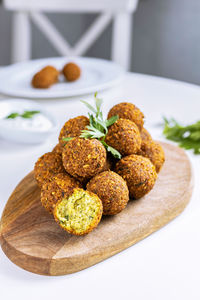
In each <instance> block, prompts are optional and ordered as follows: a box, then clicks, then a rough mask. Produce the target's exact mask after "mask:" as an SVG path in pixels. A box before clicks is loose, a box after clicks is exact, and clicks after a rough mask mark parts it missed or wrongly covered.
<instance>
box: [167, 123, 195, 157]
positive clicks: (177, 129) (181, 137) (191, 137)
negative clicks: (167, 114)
mask: <svg viewBox="0 0 200 300" xmlns="http://www.w3.org/2000/svg"><path fill="white" fill-rule="evenodd" d="M164 122H165V123H164V129H163V134H164V135H165V137H166V138H167V139H168V140H171V141H174V142H177V143H178V144H179V146H180V147H182V148H184V149H186V150H189V149H192V150H193V152H194V154H200V121H198V122H196V123H194V124H191V125H188V126H181V125H180V124H179V123H178V122H177V121H176V120H174V119H169V120H168V119H167V118H164Z"/></svg>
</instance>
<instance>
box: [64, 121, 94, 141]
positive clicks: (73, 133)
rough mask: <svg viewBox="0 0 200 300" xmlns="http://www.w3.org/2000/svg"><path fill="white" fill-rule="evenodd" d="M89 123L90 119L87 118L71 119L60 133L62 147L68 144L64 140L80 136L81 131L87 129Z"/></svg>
mask: <svg viewBox="0 0 200 300" xmlns="http://www.w3.org/2000/svg"><path fill="white" fill-rule="evenodd" d="M89 123H90V122H89V119H88V118H87V117H85V116H78V117H76V118H73V119H69V120H68V121H67V122H66V123H65V124H64V126H63V128H62V129H61V131H60V135H59V143H60V144H61V146H64V145H65V144H66V142H65V141H63V138H66V137H78V136H80V134H81V131H82V130H83V129H85V127H86V126H87V125H89Z"/></svg>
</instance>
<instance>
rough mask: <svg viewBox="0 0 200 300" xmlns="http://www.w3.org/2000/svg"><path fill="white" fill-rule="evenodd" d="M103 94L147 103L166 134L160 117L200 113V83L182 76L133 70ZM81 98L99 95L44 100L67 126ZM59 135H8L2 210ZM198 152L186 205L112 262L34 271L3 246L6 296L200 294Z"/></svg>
mask: <svg viewBox="0 0 200 300" xmlns="http://www.w3.org/2000/svg"><path fill="white" fill-rule="evenodd" d="M99 96H101V97H102V98H103V99H104V107H103V109H104V111H105V112H107V111H108V110H109V108H110V107H111V106H113V105H114V104H115V103H117V102H122V101H129V102H133V103H135V104H136V105H137V106H139V108H141V110H142V111H143V112H144V114H145V116H146V119H147V123H146V127H147V128H148V129H150V132H151V133H152V135H153V137H154V138H159V139H160V138H162V136H161V128H160V127H156V126H155V124H157V123H159V122H161V120H162V116H163V115H166V116H168V117H172V116H173V117H174V118H176V119H178V120H179V121H182V122H183V121H184V122H194V121H196V120H197V119H199V112H200V88H199V87H198V86H195V85H190V84H186V83H181V82H178V81H172V80H168V79H162V78H158V77H151V76H145V75H139V74H128V75H127V76H126V78H125V80H124V82H122V83H121V85H118V86H117V87H115V88H112V89H110V90H106V91H104V92H101V93H99ZM4 98H5V97H4ZM80 98H81V99H92V96H85V97H79V98H78V99H77V98H71V99H61V100H38V102H40V103H42V104H43V105H44V106H45V108H46V109H48V110H49V111H50V112H52V113H53V114H54V115H55V116H56V117H57V118H58V119H59V122H60V127H61V125H62V124H63V123H64V122H65V121H66V120H67V119H68V118H69V117H72V116H76V115H80V114H84V113H86V109H85V107H84V106H83V105H82V104H80V102H79V99H80ZM2 99H3V97H2ZM0 101H1V100H0ZM56 142H57V136H56V135H55V136H52V137H51V138H50V139H49V140H48V141H47V142H45V143H44V144H41V145H32V146H30V145H19V144H14V143H13V144H12V143H9V142H6V141H3V140H0V178H1V180H0V214H1V213H2V211H3V207H4V205H5V204H6V201H7V199H8V197H9V195H10V194H11V192H12V190H13V189H14V188H15V186H16V184H17V183H18V182H19V181H20V180H21V179H22V178H23V177H24V176H25V175H26V174H27V173H28V172H29V171H31V170H32V168H33V165H34V162H35V161H36V159H37V158H38V157H39V156H40V155H42V154H43V153H45V152H47V151H50V150H51V149H52V147H53V146H54V145H55V144H56ZM189 155H190V154H189ZM190 158H191V162H192V164H193V166H194V175H195V182H196V183H195V188H194V193H193V197H192V199H191V202H190V204H189V205H188V207H187V208H186V209H185V211H184V212H183V213H182V214H181V215H180V216H179V217H177V218H176V219H175V220H173V221H172V222H171V223H170V224H168V225H167V226H165V227H164V228H162V229H161V230H159V231H158V232H156V233H154V234H152V235H151V236H149V237H147V238H146V239H144V240H143V241H141V242H139V243H137V244H136V245H134V246H132V247H130V248H129V249H127V250H125V251H123V252H121V253H119V254H117V255H115V256H113V257H111V258H109V259H107V260H105V261H104V262H101V263H99V264H97V265H95V266H93V267H90V268H88V269H86V270H83V271H81V272H78V273H75V274H72V275H66V276H61V277H45V276H40V275H36V274H32V273H29V272H26V271H24V270H22V269H20V268H19V267H17V266H15V265H14V264H13V263H11V262H10V261H9V259H7V257H6V256H5V255H4V253H3V251H1V250H0V299H2V300H7V299H15V300H18V299H20V300H25V299H26V300H27V299H29V300H32V299H34V300H35V299H38V300H40V299H48V300H51V299H57V298H58V297H60V298H61V297H62V299H70V298H71V299H73V300H74V299H80V298H81V299H87V300H90V299H95V300H98V299H101V300H102V299H116V300H117V299H120V300H121V299H136V300H139V299H141V300H146V299H148V300H157V299H158V300H169V299H170V300H179V299H181V300H196V299H198V300H199V299H200V288H199V279H200V197H199V196H200V192H199V186H200V184H199V182H200V181H199V180H200V176H199V170H200V168H199V166H200V157H198V156H194V155H190Z"/></svg>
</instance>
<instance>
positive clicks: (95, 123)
mask: <svg viewBox="0 0 200 300" xmlns="http://www.w3.org/2000/svg"><path fill="white" fill-rule="evenodd" d="M94 99H95V107H93V106H92V105H90V104H89V103H87V102H86V101H83V100H82V101H81V102H82V103H84V104H85V105H86V106H87V108H89V110H91V111H92V112H93V113H94V115H93V114H91V113H88V116H89V120H90V124H89V125H88V126H86V129H84V130H82V131H81V135H80V137H81V138H85V139H98V140H99V141H100V142H101V143H102V144H103V146H104V147H105V148H106V150H107V151H108V152H110V153H111V154H112V155H113V156H114V157H115V158H118V159H121V154H120V152H119V151H117V150H116V149H115V148H113V147H111V146H109V145H108V144H107V143H106V142H105V138H106V135H107V133H108V127H109V126H111V125H112V124H114V123H115V122H116V121H117V120H118V116H112V117H111V118H109V119H105V120H104V118H103V113H102V111H101V105H102V103H103V100H102V99H99V98H97V93H95V94H94ZM71 139H72V137H67V138H63V140H64V141H66V142H69V141H70V140H71Z"/></svg>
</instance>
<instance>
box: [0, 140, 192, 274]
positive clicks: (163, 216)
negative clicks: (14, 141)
mask: <svg viewBox="0 0 200 300" xmlns="http://www.w3.org/2000/svg"><path fill="white" fill-rule="evenodd" d="M162 145H163V147H164V150H165V154H166V162H165V164H164V167H163V169H162V170H161V172H160V174H159V177H158V180H157V182H156V185H155V187H154V189H153V190H152V191H151V192H150V193H149V194H148V195H147V196H145V197H143V198H142V199H140V200H130V201H129V203H128V205H127V207H126V209H125V210H124V211H122V212H121V213H120V214H118V215H116V216H110V217H108V216H107V217H103V219H102V221H101V223H100V224H99V226H98V227H97V228H96V229H95V230H94V231H92V232H91V233H89V234H88V235H86V236H81V237H77V236H72V235H70V234H68V233H66V232H65V231H63V230H62V229H61V228H60V227H59V226H58V225H57V224H56V223H55V221H54V219H53V217H52V216H51V215H49V214H48V213H47V212H46V211H45V209H44V208H43V207H42V205H41V203H40V190H39V188H38V187H37V184H36V182H35V180H34V176H33V172H31V173H30V174H28V175H27V176H26V177H25V178H24V179H23V180H22V181H21V182H20V183H19V185H18V186H17V187H16V189H15V190H14V192H13V193H12V195H11V196H10V198H9V200H8V202H7V205H6V207H5V209H4V212H3V215H2V218H1V230H0V234H1V235H0V242H1V246H2V249H3V251H4V252H5V254H6V255H7V256H8V258H9V259H10V260H11V261H13V262H14V263H15V264H17V265H18V266H20V267H22V268H23V269H25V270H28V271H30V272H34V273H37V274H43V275H63V274H69V273H73V272H77V271H79V270H82V269H84V268H87V267H90V266H92V265H94V264H96V263H98V262H100V261H102V260H104V259H106V258H108V257H110V256H112V255H114V254H116V253H118V252H120V251H122V250H123V249H126V248H127V247H129V246H131V245H133V244H135V243H136V242H138V241H140V240H141V239H143V238H145V237H146V236H148V235H149V234H151V233H152V232H154V231H156V230H158V229H159V228H161V227H162V226H164V225H165V224H167V223H168V222H169V221H171V220H172V219H174V218H175V217H176V216H177V215H179V214H180V213H181V212H182V211H183V209H184V208H185V206H186V205H187V203H188V202H189V200H190V197H191V193H192V184H193V179H192V170H191V165H190V161H189V159H188V157H187V155H186V154H185V152H184V151H183V150H182V149H180V148H178V147H175V146H173V145H170V144H166V143H162Z"/></svg>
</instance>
